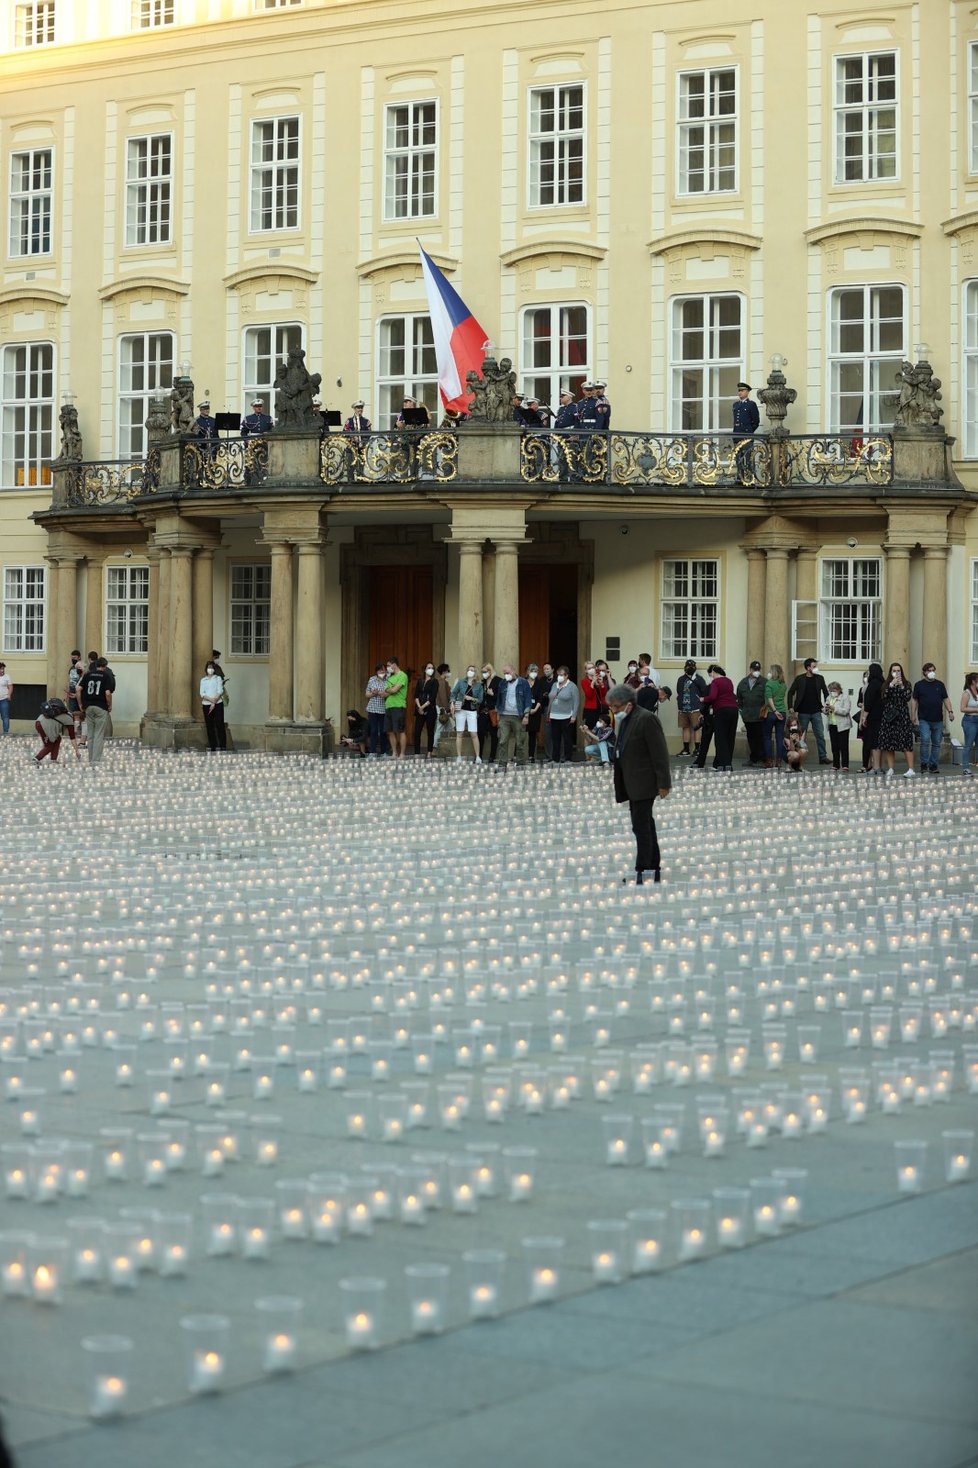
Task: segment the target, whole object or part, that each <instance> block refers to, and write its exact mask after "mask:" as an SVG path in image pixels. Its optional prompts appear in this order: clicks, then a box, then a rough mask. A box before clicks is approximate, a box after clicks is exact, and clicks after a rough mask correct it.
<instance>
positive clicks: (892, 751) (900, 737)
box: [879, 663, 917, 780]
mask: <svg viewBox="0 0 978 1468" xmlns="http://www.w3.org/2000/svg"><path fill="white" fill-rule="evenodd" d="M912 697H913V689H912V688H911V687H910V684H909V683H908V682H907V679H906V677H905V675H904V672H903V668H902V666H901V664H900V663H891V664H890V670H889V672H888V673H887V675H886V680H885V682H884V684H883V716H882V718H881V719H880V734H879V747H880V749H881V750H882V752H883V759H884V760H885V761H886V774H887V777H888V778H892V775H893V763H894V758H895V756H896V755H897V754H898V753H899V754H902V755H904V756H905V757H906V761H907V768H906V769H905V770H904V772H903V774H904V778H905V779H911V780H912V779H914V778H916V774H917V771H916V770H915V769H914V767H913V724H912V723H911V721H910V700H911V698H912Z"/></svg>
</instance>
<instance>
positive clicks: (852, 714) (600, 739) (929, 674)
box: [342, 653, 978, 779]
mask: <svg viewBox="0 0 978 1468" xmlns="http://www.w3.org/2000/svg"><path fill="white" fill-rule="evenodd" d="M615 682H616V680H615V678H614V676H613V675H612V673H611V671H610V669H609V666H608V664H607V663H606V662H605V661H604V660H603V659H600V658H598V659H595V660H594V661H593V662H588V663H586V664H585V667H584V670H583V674H582V676H581V677H580V678H579V679H577V680H575V678H574V677H573V675H572V672H571V669H570V668H569V667H567V666H566V665H563V664H561V665H559V666H554V665H553V664H552V663H550V662H545V663H542V664H539V663H530V664H529V665H528V666H527V668H526V669H525V671H524V672H523V673H522V674H521V673H520V672H519V671H518V670H517V669H516V668H514V667H512V666H510V665H509V664H507V665H506V666H504V667H502V668H501V669H500V670H499V671H498V672H497V671H496V669H495V668H494V667H493V665H492V663H490V662H484V663H483V664H482V665H481V667H477V666H475V665H470V666H469V667H467V668H466V670H465V672H464V673H463V674H462V675H461V676H459V677H454V678H453V676H452V673H451V669H450V668H449V665H448V664H447V663H439V664H437V665H436V664H435V663H434V662H433V661H432V662H430V663H428V664H427V666H426V667H425V668H424V670H423V671H422V672H420V673H419V674H418V675H417V678H416V680H415V681H414V684H413V688H412V686H411V676H410V675H409V673H408V672H406V671H405V670H404V669H402V667H401V665H400V662H399V661H398V659H397V658H394V657H391V658H388V659H387V660H386V661H385V662H383V663H378V664H377V666H376V668H375V669H374V671H373V674H372V675H371V677H370V679H369V680H368V682H367V685H366V689H365V696H366V699H367V712H366V717H364V715H363V714H361V713H360V712H359V711H358V710H356V709H350V710H349V712H348V714H347V728H346V732H345V734H344V736H343V740H342V742H343V743H344V744H345V745H346V746H347V747H348V748H349V749H351V750H357V751H359V752H360V753H362V754H364V755H366V756H368V757H372V758H379V757H380V756H381V755H384V754H390V755H392V756H393V757H394V758H403V757H404V756H405V755H406V754H407V747H408V712H409V709H411V710H413V719H414V729H413V747H414V753H415V755H418V756H420V755H421V754H422V753H424V754H425V756H426V757H427V758H428V759H432V758H434V757H435V756H436V753H437V752H438V749H439V746H440V744H441V741H442V739H443V738H444V737H445V735H446V734H447V735H449V737H450V736H451V735H452V734H454V735H455V756H456V759H458V760H462V759H464V758H465V757H466V754H467V753H468V752H469V751H471V754H472V757H473V759H474V760H475V762H476V763H477V764H483V765H493V766H495V767H497V768H504V767H505V766H506V765H507V764H509V763H511V762H515V763H516V764H519V765H525V764H531V763H538V762H542V761H550V762H552V763H554V764H562V763H565V762H567V761H569V760H571V759H573V758H575V756H576V750H577V746H578V730H579V729H580V732H581V734H582V736H583V741H584V748H583V757H584V759H585V760H588V759H591V760H593V761H594V762H596V763H602V764H607V763H609V762H610V761H611V760H612V759H613V757H614V745H615V726H614V719H613V717H612V711H611V710H610V708H609V695H610V693H611V690H612V689H613V687H614V686H615ZM621 685H622V686H624V687H627V688H631V689H632V690H633V691H634V693H635V701H636V704H637V706H638V707H640V708H644V709H646V710H647V711H649V712H651V713H653V714H655V715H657V716H658V717H659V718H660V720H661V714H662V706H663V705H664V704H666V703H668V702H669V701H670V700H672V698H673V696H675V702H676V714H677V721H678V729H679V734H680V737H681V748H680V750H679V753H678V755H677V758H679V759H688V760H689V761H690V762H691V767H693V768H697V769H701V770H702V769H705V768H706V765H707V761H708V758H709V755H710V750H711V747H712V749H713V759H712V768H713V769H714V770H720V771H729V770H732V769H733V760H734V745H735V742H736V739H737V735H738V732H739V729H740V726H741V724H742V725H743V729H744V735H745V737H746V741H747V755H748V758H747V765H748V766H749V767H752V768H755V769H768V770H772V769H785V770H787V771H790V772H793V773H796V774H800V773H801V772H802V771H803V769H804V768H805V766H806V764H809V763H811V764H814V763H815V762H816V761H817V763H818V764H819V765H826V766H831V767H832V768H833V769H834V770H836V771H837V772H839V773H840V774H846V773H848V771H849V768H850V749H849V742H850V737H851V736H852V735H853V733H854V734H855V738H856V739H857V740H859V742H860V744H861V746H862V755H861V764H862V769H863V770H864V772H865V773H867V774H877V773H879V774H884V775H886V776H892V775H893V774H894V773H895V766H896V757H897V755H902V756H903V760H904V763H905V770H904V775H905V777H906V778H908V779H913V778H915V777H916V776H917V774H918V770H919V772H920V773H931V774H936V773H937V770H938V764H939V761H940V755H941V747H942V743H943V740H944V732H945V719H946V720H947V722H948V723H949V724H950V723H953V721H954V717H955V710H954V707H953V704H952V701H951V697H950V694H949V693H948V690H947V687H946V686H945V684H944V683H943V682H942V681H941V680H940V678H938V676H937V670H936V668H935V666H934V664H933V663H925V664H924V666H923V668H922V669H921V677H920V678H919V679H918V680H917V682H915V683H913V684H911V683H910V681H909V679H908V678H907V676H906V673H905V671H904V669H903V667H902V665H901V664H900V663H891V664H890V666H889V669H888V670H887V672H886V673H885V674H884V672H883V668H882V666H881V664H879V663H875V662H874V663H871V664H870V665H869V667H868V668H867V670H866V673H865V675H864V676H863V678H862V681H861V685H860V688H859V690H858V692H856V691H855V690H854V689H851V688H850V689H845V688H843V686H842V684H841V683H840V682H839V681H838V679H832V680H831V681H830V682H826V680H825V678H824V677H823V676H822V674H821V672H820V671H819V666H818V661H817V659H815V658H806V660H805V663H804V668H803V671H802V672H800V673H799V674H798V676H797V677H796V678H794V679H793V680H792V682H791V683H790V684H789V683H788V682H787V680H786V678H785V674H784V669H783V668H782V667H781V665H780V664H779V663H772V664H771V665H770V666H769V667H768V669H767V672H766V673H765V672H764V671H763V669H762V666H761V663H760V662H759V661H758V660H757V659H756V658H755V659H754V660H753V661H752V662H751V664H750V667H749V669H748V671H747V673H746V674H745V675H744V677H743V678H741V679H740V680H739V682H737V683H736V684H734V682H733V680H732V679H731V678H730V677H728V675H727V673H726V671H725V669H724V668H723V667H721V666H720V664H719V663H716V662H713V663H710V664H709V665H708V666H707V668H706V671H705V676H704V675H703V674H701V673H700V672H699V670H698V668H697V664H696V661H695V660H694V659H692V658H690V659H689V660H687V662H686V664H685V666H684V668H683V672H682V674H681V675H680V677H679V678H678V680H677V682H676V688H675V695H674V693H673V689H672V688H670V687H669V686H668V685H666V684H664V683H663V681H662V679H661V678H660V676H659V674H658V672H657V670H656V669H655V668H654V667H653V665H652V659H651V656H650V655H649V654H647V653H643V654H641V655H640V656H639V657H637V658H634V659H633V660H631V661H630V662H629V663H628V666H627V672H626V674H625V676H624V678H623V679H622V680H621ZM959 712H960V713H961V714H962V716H963V738H962V742H961V747H960V764H961V769H962V770H963V772H964V773H965V774H970V772H971V760H972V757H973V755H974V754H975V751H976V748H978V673H969V674H968V677H967V679H966V680H965V686H964V692H963V693H962V696H961V701H960V708H959ZM826 735H827V739H826ZM918 742H919V762H918V760H917V758H916V745H917V744H918Z"/></svg>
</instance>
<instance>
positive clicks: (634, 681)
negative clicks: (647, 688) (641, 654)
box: [622, 658, 642, 688]
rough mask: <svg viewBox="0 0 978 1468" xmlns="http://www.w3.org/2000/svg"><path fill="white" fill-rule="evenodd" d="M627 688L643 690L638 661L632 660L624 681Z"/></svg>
mask: <svg viewBox="0 0 978 1468" xmlns="http://www.w3.org/2000/svg"><path fill="white" fill-rule="evenodd" d="M622 681H623V682H624V684H625V687H626V688H641V686H642V680H641V678H640V677H639V674H638V659H637V658H632V660H631V662H630V663H629V664H628V672H627V673H626V674H625V677H624V679H623V680H622Z"/></svg>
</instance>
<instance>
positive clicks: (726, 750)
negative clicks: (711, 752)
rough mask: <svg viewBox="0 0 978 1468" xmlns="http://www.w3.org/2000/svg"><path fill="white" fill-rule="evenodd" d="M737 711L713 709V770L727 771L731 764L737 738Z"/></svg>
mask: <svg viewBox="0 0 978 1468" xmlns="http://www.w3.org/2000/svg"><path fill="white" fill-rule="evenodd" d="M737 718H738V714H737V710H736V709H714V711H713V737H714V739H715V740H716V743H717V752H716V757H715V758H714V761H713V768H714V769H715V770H727V769H729V768H730V766H731V765H732V763H733V749H734V740H735V739H736V737H737Z"/></svg>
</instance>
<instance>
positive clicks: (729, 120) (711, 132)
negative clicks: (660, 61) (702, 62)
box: [676, 66, 740, 199]
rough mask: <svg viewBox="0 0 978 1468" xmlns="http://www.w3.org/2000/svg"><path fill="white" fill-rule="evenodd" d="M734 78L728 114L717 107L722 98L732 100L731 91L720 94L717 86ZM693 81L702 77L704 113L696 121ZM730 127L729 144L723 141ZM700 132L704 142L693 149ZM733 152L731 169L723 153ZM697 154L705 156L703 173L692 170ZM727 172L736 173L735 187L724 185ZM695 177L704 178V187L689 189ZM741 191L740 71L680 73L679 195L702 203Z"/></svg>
mask: <svg viewBox="0 0 978 1468" xmlns="http://www.w3.org/2000/svg"><path fill="white" fill-rule="evenodd" d="M727 75H732V76H733V99H734V105H733V111H732V112H729V113H725V112H720V111H719V110H717V109H718V105H719V102H720V99H721V98H722V97H726V96H729V95H730V93H729V91H726V90H725V91H720V90H718V86H717V84H718V82H719V79H720V78H721V77H722V76H727ZM693 77H702V78H703V81H704V86H703V100H704V103H705V106H704V111H703V113H702V115H701V116H699V117H693V116H691V115H690V113H689V95H688V86H689V82H690V79H691V78H693ZM727 127H732V128H733V141H732V142H726V141H724V140H723V138H722V133H723V130H724V129H725V128H727ZM697 130H700V131H701V132H702V134H703V137H702V142H701V143H699V144H698V145H696V147H695V148H694V147H693V145H692V144H691V142H690V138H691V137H692V135H693V134H694V133H696V131H697ZM731 147H732V149H733V165H732V169H731V167H730V165H728V164H721V163H720V161H719V158H720V155H721V152H722V150H723V149H726V148H731ZM694 151H698V152H700V153H702V155H703V167H702V169H696V170H690V167H689V159H690V155H691V153H693V152H694ZM728 172H732V173H733V182H732V183H723V182H721V179H722V176H723V175H724V174H726V173H728ZM692 173H695V174H696V175H697V176H701V177H702V179H703V187H702V188H699V189H695V188H691V187H690V177H691V175H692ZM739 188H740V68H739V67H738V66H709V67H700V68H697V69H695V70H690V71H681V72H680V73H679V75H678V77H677V79H676V192H677V194H681V195H682V196H683V197H684V198H690V199H701V198H703V197H705V196H707V195H710V194H735V193H737V191H738V190H739Z"/></svg>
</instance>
